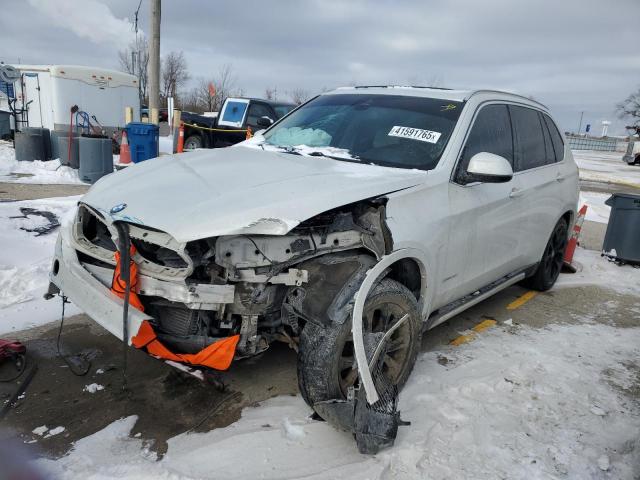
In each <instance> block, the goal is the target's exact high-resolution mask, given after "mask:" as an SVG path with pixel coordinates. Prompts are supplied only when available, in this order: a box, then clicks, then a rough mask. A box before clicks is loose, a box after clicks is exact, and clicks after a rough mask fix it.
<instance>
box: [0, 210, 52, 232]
mask: <svg viewBox="0 0 640 480" xmlns="http://www.w3.org/2000/svg"><path fill="white" fill-rule="evenodd" d="M20 213H22V215H16V216H14V217H9V218H29V216H31V215H35V216H39V217H43V218H45V219H46V220H47V221H48V222H49V223H47V224H45V225H39V226H37V227H20V230H24V231H25V232H29V233H35V234H36V237H39V236H40V235H47V234H48V233H51V232H53V231H54V230H55V229H57V228H58V227H59V226H60V221H59V220H58V216H57V215H56V214H55V213H53V212H47V211H46V210H38V209H37V208H30V207H20Z"/></svg>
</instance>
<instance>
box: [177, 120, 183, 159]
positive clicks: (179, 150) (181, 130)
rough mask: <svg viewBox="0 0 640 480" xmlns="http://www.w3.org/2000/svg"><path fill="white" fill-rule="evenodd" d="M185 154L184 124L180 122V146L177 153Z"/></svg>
mask: <svg viewBox="0 0 640 480" xmlns="http://www.w3.org/2000/svg"><path fill="white" fill-rule="evenodd" d="M182 152H184V123H182V122H180V128H179V129H178V146H177V147H176V153H182Z"/></svg>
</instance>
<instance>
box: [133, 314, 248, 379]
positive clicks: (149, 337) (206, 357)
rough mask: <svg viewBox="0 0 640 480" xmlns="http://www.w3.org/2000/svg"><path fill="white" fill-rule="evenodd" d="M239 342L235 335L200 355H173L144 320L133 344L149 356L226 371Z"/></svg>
mask: <svg viewBox="0 0 640 480" xmlns="http://www.w3.org/2000/svg"><path fill="white" fill-rule="evenodd" d="M239 340H240V335H234V336H232V337H227V338H223V339H221V340H218V341H217V342H214V343H212V344H211V345H209V346H208V347H205V348H204V349H202V350H200V351H199V352H198V353H173V352H172V351H171V350H169V349H168V348H167V347H165V346H164V345H163V344H162V343H161V342H160V340H158V337H157V336H156V332H154V331H153V327H152V326H151V324H150V323H149V322H148V321H146V320H144V321H143V322H142V325H140V329H139V330H138V334H137V335H136V336H135V337H133V338H132V339H131V343H132V344H133V346H134V347H136V348H146V349H147V352H148V353H149V354H151V355H155V356H156V357H160V358H164V359H166V360H173V361H174V362H181V363H188V364H189V365H201V366H204V367H210V368H214V369H216V370H226V369H227V368H229V365H231V361H232V360H233V356H234V355H235V352H236V345H237V344H238V341H239Z"/></svg>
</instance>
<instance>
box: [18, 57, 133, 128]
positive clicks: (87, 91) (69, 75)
mask: <svg viewBox="0 0 640 480" xmlns="http://www.w3.org/2000/svg"><path fill="white" fill-rule="evenodd" d="M14 67H15V68H16V69H17V70H19V72H20V79H19V80H18V81H16V82H15V85H14V87H15V96H16V98H17V105H16V106H17V107H18V108H20V107H22V106H26V108H27V113H25V114H24V115H23V118H22V120H23V122H22V124H21V125H22V126H29V127H44V128H48V129H50V130H65V129H68V128H69V122H70V118H71V107H72V106H74V105H77V106H78V108H79V110H81V111H84V112H87V113H88V114H89V116H90V117H91V116H95V117H96V118H97V119H98V121H99V122H100V124H101V125H102V126H103V127H104V128H105V130H107V131H108V132H112V131H113V130H115V129H117V128H122V127H124V126H125V107H132V109H133V120H134V121H139V119H140V100H139V96H138V79H137V78H136V77H135V76H133V75H129V74H127V73H123V72H118V71H116V70H106V69H102V68H96V67H84V66H77V65H14ZM29 102H31V103H29ZM91 122H92V123H95V122H94V121H93V119H92V120H91ZM74 124H75V117H74ZM18 128H20V125H19V126H18Z"/></svg>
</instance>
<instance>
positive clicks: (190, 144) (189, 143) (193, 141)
mask: <svg viewBox="0 0 640 480" xmlns="http://www.w3.org/2000/svg"><path fill="white" fill-rule="evenodd" d="M202 145H203V143H202V137H201V136H200V135H189V136H188V137H187V139H186V140H185V141H184V149H185V150H195V149H196V148H202Z"/></svg>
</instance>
